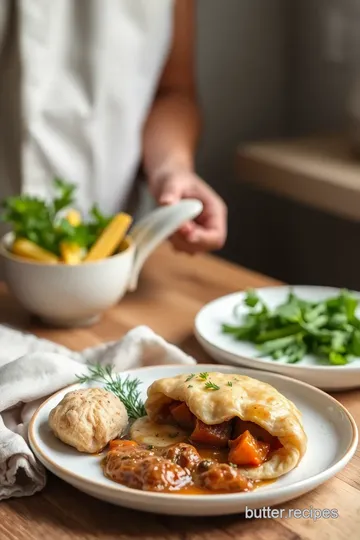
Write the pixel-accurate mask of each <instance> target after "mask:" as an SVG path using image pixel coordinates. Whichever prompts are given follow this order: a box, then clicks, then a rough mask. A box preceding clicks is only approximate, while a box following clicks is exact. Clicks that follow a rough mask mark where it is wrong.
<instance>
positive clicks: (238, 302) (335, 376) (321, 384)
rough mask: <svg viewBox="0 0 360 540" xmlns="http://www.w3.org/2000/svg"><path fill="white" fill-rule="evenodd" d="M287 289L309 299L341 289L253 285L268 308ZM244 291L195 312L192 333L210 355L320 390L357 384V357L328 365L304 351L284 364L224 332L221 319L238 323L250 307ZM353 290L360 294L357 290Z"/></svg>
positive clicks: (281, 299)
mask: <svg viewBox="0 0 360 540" xmlns="http://www.w3.org/2000/svg"><path fill="white" fill-rule="evenodd" d="M290 290H292V291H293V293H294V294H295V295H296V296H298V297H299V298H301V299H303V300H308V301H312V302H319V301H322V300H325V299H327V298H329V297H333V296H337V295H339V294H340V292H341V291H340V289H336V288H332V287H311V286H295V287H288V286H286V287H269V288H260V289H256V292H257V293H258V295H259V297H260V298H261V299H262V300H263V301H264V302H265V303H266V304H267V305H268V306H269V308H270V309H274V308H275V307H277V306H278V305H280V304H281V303H283V302H284V301H286V298H287V296H288V294H289V292H290ZM245 294H246V293H245V292H239V293H234V294H230V295H228V296H223V297H222V298H218V299H217V300H214V301H213V302H210V303H209V304H206V305H205V306H204V307H203V308H202V309H201V310H200V311H199V313H198V314H197V316H196V318H195V330H194V331H195V335H196V338H197V340H198V341H199V343H200V344H201V346H202V347H203V348H204V349H205V350H206V352H208V353H209V354H210V356H212V357H213V358H214V359H215V360H217V361H219V362H226V363H230V364H236V365H240V366H246V367H249V368H252V369H262V370H267V371H273V372H276V373H281V374H282V375H286V376H288V377H293V378H295V379H299V380H300V381H304V382H307V383H309V384H311V385H313V386H317V387H318V388H321V389H323V390H333V391H335V390H348V389H350V388H357V387H359V386H360V358H356V359H354V360H353V361H352V362H350V363H349V364H346V365H342V366H329V365H321V364H320V363H319V361H318V359H316V357H315V356H312V355H306V356H305V357H304V358H303V359H302V360H301V361H299V362H298V363H296V364H287V363H286V360H285V359H280V360H273V359H272V358H270V357H261V358H260V357H259V351H258V350H257V349H256V347H255V345H253V344H252V343H249V342H246V341H237V340H235V339H234V337H233V336H231V335H230V334H224V333H223V332H222V324H223V323H226V324H230V325H234V324H239V321H240V323H241V316H242V315H245V314H246V313H248V309H249V308H247V307H246V306H244V305H243V300H244V298H245ZM352 294H354V295H355V296H358V297H360V293H352ZM235 308H236V315H235V313H234V310H235ZM239 317H240V319H239Z"/></svg>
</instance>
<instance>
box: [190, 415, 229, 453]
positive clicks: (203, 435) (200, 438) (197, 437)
mask: <svg viewBox="0 0 360 540" xmlns="http://www.w3.org/2000/svg"><path fill="white" fill-rule="evenodd" d="M230 433H231V422H230V421H228V422H222V423H221V424H216V425H214V426H208V425H207V424H204V422H201V420H199V419H198V418H197V419H196V424H195V429H194V431H193V432H192V434H191V436H190V438H191V440H192V441H194V442H198V443H202V444H207V445H211V446H218V447H226V446H227V444H228V440H229V438H230Z"/></svg>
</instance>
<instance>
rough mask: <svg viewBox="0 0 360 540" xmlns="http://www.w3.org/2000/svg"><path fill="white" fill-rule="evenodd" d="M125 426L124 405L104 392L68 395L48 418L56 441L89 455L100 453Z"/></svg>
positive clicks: (82, 392)
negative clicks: (58, 440)
mask: <svg viewBox="0 0 360 540" xmlns="http://www.w3.org/2000/svg"><path fill="white" fill-rule="evenodd" d="M127 424H128V415H127V412H126V409H125V406H124V404H123V403H122V402H121V401H120V400H119V398H117V397H116V396H114V394H112V393H111V392H108V391H106V390H104V389H103V388H87V389H84V390H75V391H73V392H69V393H68V394H66V395H65V396H64V397H63V399H62V400H61V401H60V403H59V404H58V405H57V406H56V407H55V408H54V409H53V410H52V411H51V412H50V414H49V426H50V428H51V429H52V430H53V432H54V434H55V435H56V437H57V438H58V439H60V440H61V441H62V442H64V443H66V444H69V445H70V446H73V447H74V448H76V449H77V450H79V452H87V453H89V454H93V453H96V452H100V451H101V450H102V449H103V448H104V447H105V446H106V445H107V444H108V442H109V441H111V440H112V439H114V438H116V437H117V436H119V435H121V433H123V432H124V430H125V429H126V427H127Z"/></svg>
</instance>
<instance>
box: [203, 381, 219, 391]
mask: <svg viewBox="0 0 360 540" xmlns="http://www.w3.org/2000/svg"><path fill="white" fill-rule="evenodd" d="M205 388H206V389H207V390H220V386H218V385H217V384H215V383H213V382H211V381H207V382H206V383H205Z"/></svg>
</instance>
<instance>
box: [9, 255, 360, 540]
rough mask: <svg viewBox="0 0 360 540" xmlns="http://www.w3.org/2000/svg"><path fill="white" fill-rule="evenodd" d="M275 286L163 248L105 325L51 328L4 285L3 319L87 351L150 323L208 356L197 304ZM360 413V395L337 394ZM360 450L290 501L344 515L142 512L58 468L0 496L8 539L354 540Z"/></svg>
mask: <svg viewBox="0 0 360 540" xmlns="http://www.w3.org/2000/svg"><path fill="white" fill-rule="evenodd" d="M272 284H276V282H275V281H274V280H272V279H270V278H266V277H263V276H260V275H257V274H254V273H252V272H249V271H248V270H245V269H242V268H239V267H235V266H233V265H230V264H228V263H226V262H224V261H220V260H218V259H216V258H213V257H209V256H206V257H205V256H204V257H202V256H201V257H187V256H185V255H184V256H183V255H176V256H175V255H173V253H172V252H171V250H170V248H169V247H168V246H163V247H161V248H160V249H159V250H158V251H157V252H156V253H155V254H154V255H153V256H152V257H151V258H150V259H149V261H148V263H147V264H146V266H145V268H144V271H143V274H142V278H141V281H140V284H139V289H138V290H137V292H136V293H133V294H131V295H128V296H127V297H126V298H125V299H124V300H123V301H122V302H121V304H120V305H119V306H117V307H116V308H114V309H112V310H110V311H109V312H108V313H107V314H106V315H105V316H104V318H103V319H102V321H101V322H99V323H98V324H97V325H96V326H94V327H92V328H87V329H77V330H50V329H46V328H44V327H42V326H40V325H39V324H38V323H36V322H35V321H33V320H32V319H31V318H29V316H28V315H26V314H25V313H24V311H23V310H22V309H21V308H20V307H19V306H17V305H16V304H14V302H13V300H12V299H11V298H10V297H9V295H8V294H7V293H6V290H5V287H3V288H1V289H0V322H6V323H9V324H13V325H17V326H18V327H20V328H24V329H27V330H30V331H32V332H34V333H35V334H37V335H39V336H41V337H45V338H48V339H52V340H53V341H57V342H59V343H62V344H63V345H66V346H68V347H70V348H73V349H76V350H80V349H82V348H84V347H87V346H91V345H96V344H98V343H100V342H103V341H106V340H112V339H117V338H119V337H121V336H122V335H123V333H124V332H126V331H127V330H129V329H130V328H132V327H134V326H136V325H139V324H146V325H148V326H150V327H151V328H153V330H154V331H155V332H158V333H159V334H161V335H162V336H164V337H165V338H166V339H168V340H170V341H172V342H173V343H175V344H176V345H178V346H180V347H182V348H183V349H184V350H185V351H186V352H188V353H190V354H192V355H194V356H195V357H196V358H197V359H198V360H199V361H201V362H208V361H209V360H210V359H209V357H208V356H207V355H206V354H205V353H204V352H203V351H202V350H201V349H200V347H199V346H198V345H197V343H196V341H195V339H194V337H193V332H192V327H193V320H194V316H195V314H196V312H197V311H198V310H199V308H200V307H201V306H202V305H203V304H204V303H206V302H208V301H210V300H212V299H214V298H216V297H218V296H221V295H224V294H227V293H230V292H233V291H236V290H239V289H243V288H246V287H261V286H265V285H272ZM336 397H337V399H339V400H340V401H341V402H342V403H343V404H344V405H345V406H347V407H348V408H349V409H350V411H351V412H352V414H353V415H354V416H355V419H357V420H360V393H359V392H348V393H344V394H338V395H337V396H336ZM359 490H360V461H359V453H358V454H357V455H356V456H355V457H354V459H353V460H352V462H351V463H350V464H349V465H348V466H347V468H346V469H345V470H344V471H342V472H341V473H340V474H339V475H338V476H337V477H336V478H334V479H333V480H331V481H329V482H327V483H326V484H325V485H323V486H321V487H319V488H318V489H316V490H315V491H313V492H312V493H310V494H308V495H305V496H303V497H301V498H300V499H297V500H295V501H293V502H291V503H289V504H285V505H283V506H282V508H300V509H305V508H310V506H312V507H313V508H319V509H325V508H329V509H332V508H336V509H338V512H339V518H338V519H330V520H329V519H328V520H326V519H320V520H318V521H317V522H315V523H314V522H313V521H312V520H307V519H295V518H291V519H277V520H274V519H252V520H250V519H245V518H244V517H243V516H225V517H216V518H182V517H171V516H158V515H150V514H145V513H140V512H135V511H131V510H127V509H123V508H120V507H116V506H112V505H110V504H106V503H103V502H101V501H97V500H96V499H93V498H91V497H89V496H86V495H84V494H82V493H81V492H79V491H77V490H76V489H74V488H72V487H71V486H69V485H67V484H65V483H64V482H62V481H61V480H59V479H57V478H55V477H53V476H51V475H49V480H48V484H47V486H46V488H45V489H44V491H43V492H42V493H39V494H36V495H34V496H32V497H29V498H21V499H13V500H9V501H6V502H2V503H1V504H0V539H1V540H39V539H40V538H45V539H51V540H65V539H69V540H70V539H71V540H80V539H81V540H92V539H101V540H111V539H117V540H127V539H132V540H134V539H144V540H150V539H158V538H166V539H169V540H185V539H186V540H208V539H209V540H228V539H229V538H239V539H246V540H265V539H267V540H299V539H309V540H332V539H334V540H342V539H346V540H355V539H356V538H359V532H358V528H359V526H360V494H359Z"/></svg>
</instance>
